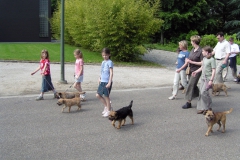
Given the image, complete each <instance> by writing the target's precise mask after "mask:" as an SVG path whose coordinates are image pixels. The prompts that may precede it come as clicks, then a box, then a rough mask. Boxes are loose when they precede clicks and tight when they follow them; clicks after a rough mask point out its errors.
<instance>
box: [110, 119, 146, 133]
mask: <svg viewBox="0 0 240 160" xmlns="http://www.w3.org/2000/svg"><path fill="white" fill-rule="evenodd" d="M110 123H112V121H110ZM117 125H118V122H116V124H115V126H117ZM141 125H143V124H141V123H134V124H131V123H127V122H126V123H125V125H124V126H121V128H120V129H117V128H116V127H113V126H111V127H112V128H113V129H116V130H117V131H130V130H133V129H135V128H136V127H139V126H141Z"/></svg>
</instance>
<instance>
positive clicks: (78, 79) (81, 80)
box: [75, 75, 83, 82]
mask: <svg viewBox="0 0 240 160" xmlns="http://www.w3.org/2000/svg"><path fill="white" fill-rule="evenodd" d="M75 82H83V75H81V76H79V77H78V78H75Z"/></svg>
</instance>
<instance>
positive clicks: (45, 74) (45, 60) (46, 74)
mask: <svg viewBox="0 0 240 160" xmlns="http://www.w3.org/2000/svg"><path fill="white" fill-rule="evenodd" d="M39 70H41V75H42V89H41V93H40V95H39V96H38V97H37V98H36V100H37V101H38V100H43V94H44V92H48V91H50V90H52V91H53V93H54V98H56V90H55V89H54V87H53V84H52V80H51V73H50V60H49V53H48V51H47V50H42V52H41V60H40V65H39V67H38V68H37V69H36V70H35V71H34V72H32V73H31V75H34V74H35V73H37V72H38V71H39Z"/></svg>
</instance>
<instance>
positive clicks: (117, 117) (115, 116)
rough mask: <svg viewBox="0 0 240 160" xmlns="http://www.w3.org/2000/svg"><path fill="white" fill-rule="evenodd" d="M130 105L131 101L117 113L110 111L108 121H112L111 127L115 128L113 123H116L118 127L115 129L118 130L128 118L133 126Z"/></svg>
mask: <svg viewBox="0 0 240 160" xmlns="http://www.w3.org/2000/svg"><path fill="white" fill-rule="evenodd" d="M132 104H133V101H131V102H130V104H129V105H128V106H127V107H123V108H121V109H119V110H117V111H110V114H109V117H108V119H109V120H111V121H112V125H113V126H114V127H115V122H116V121H118V127H117V129H120V128H121V126H124V125H125V122H126V117H127V116H129V118H130V119H131V120H132V124H133V112H132V109H131V108H132Z"/></svg>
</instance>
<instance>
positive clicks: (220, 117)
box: [203, 108, 233, 136]
mask: <svg viewBox="0 0 240 160" xmlns="http://www.w3.org/2000/svg"><path fill="white" fill-rule="evenodd" d="M232 111H233V109H232V108H231V109H230V110H229V111H225V112H216V113H215V112H213V111H212V109H211V108H210V109H209V110H206V111H204V112H203V115H205V118H206V122H207V125H208V130H207V133H206V134H205V136H208V135H209V132H213V131H212V128H213V125H214V124H215V123H217V124H218V125H219V127H218V131H219V130H220V128H221V122H222V125H223V129H222V133H224V132H225V124H226V114H229V113H231V112H232Z"/></svg>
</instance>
